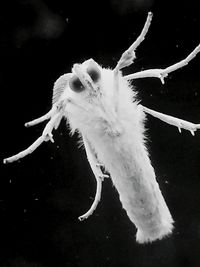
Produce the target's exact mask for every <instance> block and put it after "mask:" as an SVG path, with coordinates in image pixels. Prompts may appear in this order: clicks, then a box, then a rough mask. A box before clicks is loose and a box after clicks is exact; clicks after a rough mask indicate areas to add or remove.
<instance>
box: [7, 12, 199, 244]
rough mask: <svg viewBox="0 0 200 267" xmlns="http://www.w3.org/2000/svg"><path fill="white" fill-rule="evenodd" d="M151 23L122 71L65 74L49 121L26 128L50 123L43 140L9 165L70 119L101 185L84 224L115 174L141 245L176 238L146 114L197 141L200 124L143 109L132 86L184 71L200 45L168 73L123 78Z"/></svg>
mask: <svg viewBox="0 0 200 267" xmlns="http://www.w3.org/2000/svg"><path fill="white" fill-rule="evenodd" d="M151 19H152V13H151V12H149V13H148V17H147V20H146V23H145V25H144V28H143V30H142V32H141V34H140V36H139V37H138V38H137V40H136V41H135V42H134V43H133V44H132V45H131V46H130V47H129V48H128V49H127V50H126V51H125V52H124V53H123V54H122V56H121V58H120V60H119V61H118V64H117V66H116V67H115V68H114V69H113V70H112V69H106V68H103V67H101V66H100V65H99V64H97V63H96V62H95V61H94V60H93V59H89V60H86V61H85V62H83V63H82V64H74V65H73V68H72V72H71V73H67V74H64V75H63V76H61V77H60V78H59V79H58V80H57V81H56V82H55V84H54V89H53V101H52V103H53V105H52V109H51V110H50V111H49V112H48V113H47V114H45V115H44V116H42V117H40V118H38V119H35V120H33V121H31V122H28V123H26V124H25V125H26V126H27V127H28V126H32V125H35V124H37V123H40V122H42V121H44V120H47V119H49V122H48V123H47V124H46V126H45V128H44V131H43V133H42V135H41V136H40V137H39V138H38V139H37V140H36V141H35V142H34V143H33V144H32V145H31V146H30V147H28V148H27V149H25V150H24V151H22V152H20V153H18V154H16V155H14V156H12V157H9V158H7V159H4V163H8V162H13V161H15V160H18V159H20V158H22V157H24V156H26V155H27V154H30V153H32V152H33V151H34V150H35V149H36V148H37V147H38V146H39V145H40V144H41V143H42V142H44V141H49V140H50V141H52V142H54V140H53V135H52V130H53V129H57V128H58V126H59V124H60V121H61V119H62V118H63V117H64V118H66V119H67V123H68V124H69V126H70V128H71V132H72V133H74V132H75V131H77V132H78V133H79V134H80V136H81V138H82V140H83V144H84V146H85V150H86V154H87V158H88V161H89V163H90V166H91V168H92V171H93V173H94V176H95V178H96V182H97V189H96V196H95V199H94V202H93V204H92V206H91V208H90V209H89V210H88V211H87V212H86V213H85V214H83V215H82V216H80V217H79V219H80V220H83V219H86V218H87V217H88V216H90V215H91V214H92V213H93V211H94V210H95V208H96V206H97V204H98V202H99V200H100V196H101V188H102V181H103V179H104V177H105V176H106V175H104V174H103V172H102V169H101V166H104V167H105V170H106V171H107V172H108V173H109V174H110V177H111V179H112V182H113V184H114V186H115V188H116V189H117V191H118V193H119V198H120V201H121V203H122V206H123V208H124V209H125V210H126V212H127V215H128V217H129V219H130V220H131V221H132V222H133V223H134V225H135V226H136V228H137V234H136V240H137V241H138V242H139V243H145V242H152V241H154V240H156V239H162V238H163V237H164V236H167V235H168V234H170V233H171V232H172V228H173V219H172V216H171V214H170V212H169V209H168V207H167V205H166V203H165V200H164V198H163V196H162V193H161V191H160V189H159V185H158V183H157V182H156V177H155V172H154V169H153V167H152V165H151V162H150V159H149V155H148V152H147V149H146V146H145V134H144V132H145V129H144V122H145V113H148V114H151V115H153V116H154V117H156V118H159V119H161V120H163V121H164V122H166V123H168V124H171V125H174V126H176V127H178V129H179V131H181V129H182V128H183V129H186V130H189V131H190V132H191V133H192V134H193V135H194V132H195V131H196V130H197V129H200V124H194V123H191V122H188V121H185V120H181V119H178V118H175V117H172V116H168V115H165V114H162V113H159V112H156V111H153V110H151V109H149V108H146V107H144V106H142V105H140V104H139V102H138V100H137V97H136V96H137V94H136V91H135V89H134V88H133V87H132V86H131V84H130V80H133V79H138V78H145V77H157V78H159V79H161V82H162V83H164V78H165V77H166V76H167V75H168V73H170V72H172V71H174V70H176V69H179V68H181V67H183V66H184V65H186V64H188V62H189V61H190V60H191V59H192V58H193V57H195V55H196V54H197V53H198V52H199V51H200V45H198V46H197V47H196V48H195V49H194V50H193V52H192V53H190V54H189V55H188V56H187V57H186V58H185V59H184V60H182V61H180V62H178V63H176V64H174V65H172V66H169V67H167V68H165V69H149V70H144V71H140V72H137V73H134V74H130V75H127V76H123V75H122V73H121V69H123V68H124V67H127V66H129V65H131V64H132V63H133V61H134V59H135V50H136V48H137V47H138V46H139V44H140V43H141V42H142V41H143V39H144V37H145V35H146V33H147V31H148V29H149V26H150V23H151Z"/></svg>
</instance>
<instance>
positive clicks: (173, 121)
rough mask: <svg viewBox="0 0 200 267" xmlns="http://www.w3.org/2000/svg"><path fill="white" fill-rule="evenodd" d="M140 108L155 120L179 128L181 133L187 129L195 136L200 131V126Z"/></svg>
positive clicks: (140, 106)
mask: <svg viewBox="0 0 200 267" xmlns="http://www.w3.org/2000/svg"><path fill="white" fill-rule="evenodd" d="M138 107H139V108H141V109H142V110H143V111H144V112H146V113H148V114H150V115H152V116H153V117H155V118H158V119H160V120H162V121H164V122H166V123H168V124H170V125H173V126H176V127H178V130H179V132H180V133H181V129H185V130H188V131H190V132H191V134H192V135H193V136H194V132H195V131H197V130H198V129H200V124H195V123H192V122H189V121H186V120H182V119H179V118H176V117H173V116H170V115H166V114H163V113H160V112H157V111H155V110H152V109H149V108H147V107H144V106H142V105H138Z"/></svg>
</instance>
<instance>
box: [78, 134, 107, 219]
mask: <svg viewBox="0 0 200 267" xmlns="http://www.w3.org/2000/svg"><path fill="white" fill-rule="evenodd" d="M83 142H84V145H85V150H86V154H87V159H88V161H89V163H90V166H91V169H92V171H93V173H94V176H95V178H96V182H97V188H96V195H95V199H94V201H93V203H92V205H91V207H90V209H89V210H88V211H87V212H86V213H84V214H83V215H81V216H79V217H78V219H79V220H80V221H83V220H85V219H87V218H88V217H89V216H90V215H92V213H93V212H94V210H95V209H96V207H97V205H98V203H99V201H100V199H101V190H102V181H103V179H104V178H107V177H108V176H107V175H104V174H103V173H102V171H101V168H100V167H101V164H100V163H99V162H98V159H97V157H96V154H95V151H94V149H93V148H92V146H91V144H90V142H89V141H88V139H87V138H86V137H85V136H83Z"/></svg>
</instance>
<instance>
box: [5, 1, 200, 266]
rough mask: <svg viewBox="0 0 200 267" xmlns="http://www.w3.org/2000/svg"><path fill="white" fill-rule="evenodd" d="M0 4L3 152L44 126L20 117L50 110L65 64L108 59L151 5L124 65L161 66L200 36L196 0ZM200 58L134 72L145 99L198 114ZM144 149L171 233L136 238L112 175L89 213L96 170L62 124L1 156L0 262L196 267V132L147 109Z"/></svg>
mask: <svg viewBox="0 0 200 267" xmlns="http://www.w3.org/2000/svg"><path fill="white" fill-rule="evenodd" d="M3 2H4V1H2V2H1V8H0V13H1V15H0V68H1V69H0V89H1V107H2V110H1V120H2V122H1V136H2V137H1V148H2V149H1V152H2V154H1V159H3V158H4V157H7V156H11V155H13V154H15V153H17V152H19V151H21V150H22V149H24V148H26V147H27V146H28V145H30V144H31V143H32V142H33V141H34V140H35V139H36V138H37V137H38V136H39V135H40V134H41V132H42V129H43V127H44V124H42V125H38V126H35V127H34V128H30V129H25V128H24V127H23V124H24V122H26V121H29V120H31V119H33V118H36V117H39V116H40V115H42V114H44V113H46V112H47V111H48V110H49V109H50V108H51V96H52V91H51V90H52V87H53V83H54V81H55V80H56V79H57V78H58V77H59V76H60V75H61V74H63V73H66V72H70V70H71V67H72V64H73V63H76V62H82V61H84V60H86V59H88V58H91V57H92V58H93V59H94V60H96V61H97V62H98V63H99V64H101V65H103V66H104V67H112V68H113V67H114V66H115V64H116V62H117V60H118V59H119V57H120V55H121V53H122V52H123V51H124V50H125V49H126V48H128V46H129V45H130V44H131V43H132V41H134V40H135V38H136V37H137V36H138V34H139V33H140V31H141V29H142V27H143V25H144V22H145V19H146V16H147V12H148V11H149V10H151V11H152V12H153V13H154V18H153V22H152V25H151V28H150V30H149V33H148V35H147V37H146V39H145V41H144V42H143V43H142V44H141V46H140V47H139V48H138V49H137V59H136V61H135V63H134V65H133V66H131V67H129V68H127V69H125V70H124V73H125V74H128V73H132V72H135V71H139V70H142V69H147V68H153V67H154V68H158V67H162V68H163V67H166V66H169V65H170V64H173V63H175V62H177V61H179V60H180V59H183V58H184V57H185V56H187V55H188V54H189V53H190V52H191V51H192V50H193V49H194V48H195V47H196V46H197V45H198V43H199V42H200V30H199V29H200V16H199V12H200V7H199V1H198V0H196V1H195V0H190V1H188V0H187V1H186V0H182V1H175V0H174V1H172V0H171V1H170V0H168V1H156V0H155V1H153V0H149V1H147V0H146V1H145V0H137V1H136V0H132V1H128V0H124V1H123V0H121V1H119V0H107V1H100V0H99V1H94V0H93V1H89V0H85V1H81V0H80V1H76V0H73V1H67V0H65V1H64V0H56V1H49V0H46V1H44V0H43V1H42V0H16V1H14V0H13V1H7V2H6V3H4V4H3ZM199 69H200V55H198V56H197V57H196V58H195V59H194V60H193V61H192V62H190V64H189V65H188V66H186V67H185V68H183V69H181V70H178V71H176V72H174V73H172V74H170V75H169V77H168V78H167V79H166V83H165V85H164V86H163V85H162V84H161V83H160V81H159V80H158V79H154V78H152V79H143V80H135V81H134V84H135V85H136V87H137V90H138V91H139V97H140V99H141V100H142V104H144V105H146V106H148V107H150V108H152V109H155V110H158V111H161V112H163V113H166V114H170V115H173V116H176V117H181V118H183V119H186V120H189V121H193V122H196V123H197V122H200V79H199ZM147 128H148V136H149V142H148V146H149V151H150V154H151V160H152V164H153V166H154V168H155V171H156V174H157V179H158V181H159V184H160V187H161V190H162V192H163V195H164V196H165V199H166V202H167V204H168V206H169V208H170V211H171V213H172V215H173V218H174V220H175V229H174V232H173V234H172V235H171V236H170V237H169V238H166V239H164V240H162V241H157V242H154V243H152V244H147V245H139V244H137V243H136V241H135V233H136V229H135V228H134V226H133V224H132V223H131V222H130V221H129V219H128V217H127V216H126V213H125V211H124V210H123V209H122V207H121V204H120V201H119V198H118V194H117V192H116V190H115V189H114V187H113V186H112V182H111V181H110V180H109V179H108V180H106V181H105V182H104V184H103V193H102V200H101V202H100V204H99V205H98V207H97V210H96V211H95V213H94V214H93V216H92V217H90V218H89V219H88V220H86V221H84V222H79V221H78V219H77V217H78V216H79V215H81V214H82V213H84V212H85V211H86V210H87V209H88V208H89V207H90V205H91V203H92V200H93V197H94V194H95V179H94V177H93V174H92V172H91V170H90V167H89V164H88V162H87V160H86V156H85V152H84V150H82V149H78V148H77V136H74V137H70V136H69V135H68V133H69V131H68V129H67V128H66V126H65V123H64V122H62V123H61V125H60V127H59V129H58V130H57V131H56V132H54V137H55V138H54V139H55V144H51V143H45V144H43V145H41V147H39V148H38V149H37V150H36V151H35V152H34V153H33V154H32V155H30V156H27V157H26V158H24V159H23V160H20V161H18V162H15V163H13V164H8V165H3V164H1V168H2V175H1V179H0V266H1V267H8V266H12V267H50V266H56V267H66V266H70V267H71V266H78V267H80V266H137V267H146V266H154V267H156V266H159V267H160V266H170V267H179V266H180V267H183V266H187V267H190V266H191V267H195V266H200V257H199V254H200V211H199V206H200V194H199V192H200V132H197V133H196V135H195V137H192V135H191V134H190V132H186V131H184V130H183V132H182V134H179V132H178V130H177V129H176V128H175V127H172V126H169V125H167V124H164V123H163V122H161V121H159V120H157V119H154V118H151V117H149V116H148V122H147Z"/></svg>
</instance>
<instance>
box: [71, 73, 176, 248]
mask: <svg viewBox="0 0 200 267" xmlns="http://www.w3.org/2000/svg"><path fill="white" fill-rule="evenodd" d="M113 80H114V79H113V73H112V71H111V70H106V69H102V77H101V90H105V91H102V95H101V103H102V105H103V110H102V109H100V108H99V106H98V105H97V106H95V105H94V103H91V104H88V105H87V106H84V110H85V111H83V110H82V109H81V110H80V108H79V107H74V106H70V107H68V109H67V110H66V115H67V118H68V120H69V123H70V126H71V128H72V131H75V130H78V131H79V133H81V135H83V136H86V137H87V139H88V140H89V142H90V144H91V146H92V147H93V149H94V151H95V152H96V154H97V157H98V160H99V161H100V162H101V163H102V164H103V165H104V166H105V168H106V170H107V171H108V172H109V173H110V176H111V178H112V181H113V183H114V185H115V187H116V189H117V191H118V193H119V197H120V200H121V203H122V206H123V208H124V209H125V210H126V212H127V215H128V217H129V218H130V220H131V221H132V222H133V223H134V224H135V226H136V227H137V229H138V231H137V241H138V242H140V243H144V242H148V241H153V240H156V239H161V238H162V237H163V236H165V235H167V234H169V233H171V231H172V228H173V226H172V223H173V220H172V217H171V215H170V212H169V210H168V208H167V205H166V203H165V201H164V198H163V196H162V194H161V191H160V189H159V186H158V183H157V182H156V178H155V173H154V169H153V167H152V166H151V162H150V159H149V157H148V152H147V149H146V147H145V142H144V119H145V117H144V113H143V111H142V110H141V109H139V107H138V103H137V102H136V101H135V97H136V94H135V93H134V92H133V88H131V87H130V85H129V84H128V83H127V82H126V81H125V80H124V79H123V77H122V76H120V77H119V101H118V106H117V111H115V110H114V106H113V99H112V96H113V91H114V90H115V88H114V84H113ZM81 104H82V103H81V102H80V105H81ZM80 111H81V112H80Z"/></svg>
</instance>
